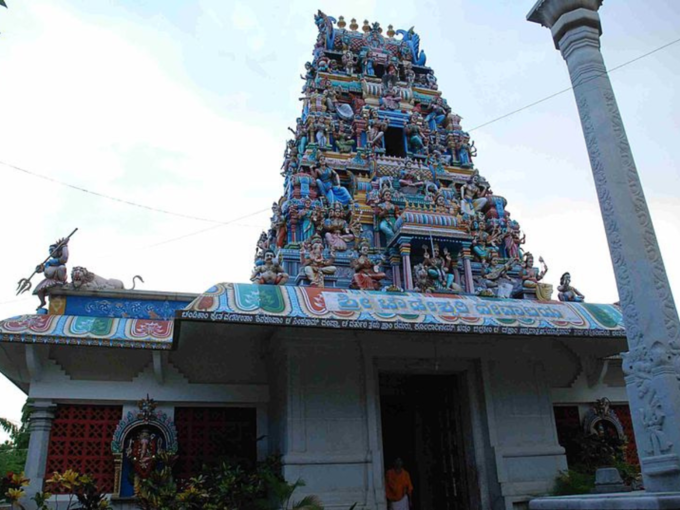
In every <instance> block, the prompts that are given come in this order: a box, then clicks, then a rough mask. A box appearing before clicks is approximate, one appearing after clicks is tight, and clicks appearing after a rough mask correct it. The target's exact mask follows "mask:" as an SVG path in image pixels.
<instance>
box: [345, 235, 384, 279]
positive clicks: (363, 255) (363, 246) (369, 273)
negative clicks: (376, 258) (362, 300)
mask: <svg viewBox="0 0 680 510" xmlns="http://www.w3.org/2000/svg"><path fill="white" fill-rule="evenodd" d="M369 248H370V244H369V243H368V241H367V240H366V239H364V240H362V241H361V243H360V244H359V256H358V257H357V258H355V259H354V260H352V262H351V265H352V268H353V269H354V276H353V277H352V283H351V284H350V286H349V287H350V288H351V289H361V290H380V280H382V279H384V278H385V273H383V272H381V271H380V265H379V264H375V263H374V262H373V261H372V260H371V259H370V257H369V256H368V250H369Z"/></svg>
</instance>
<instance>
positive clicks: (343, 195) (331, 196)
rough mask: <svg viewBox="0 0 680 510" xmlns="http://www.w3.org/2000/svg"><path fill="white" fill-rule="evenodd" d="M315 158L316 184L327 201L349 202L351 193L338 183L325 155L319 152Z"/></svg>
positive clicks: (338, 179)
mask: <svg viewBox="0 0 680 510" xmlns="http://www.w3.org/2000/svg"><path fill="white" fill-rule="evenodd" d="M317 159H318V161H317V166H316V168H315V169H314V175H315V177H316V185H317V187H318V188H319V191H320V192H321V193H323V195H324V196H325V197H326V200H327V201H328V203H329V204H333V203H335V202H340V203H341V204H344V205H347V204H349V203H351V202H352V195H350V193H349V191H347V188H344V187H343V186H341V185H340V177H339V176H338V174H337V172H336V171H335V170H333V169H332V168H331V167H329V166H328V164H327V163H326V156H324V155H323V154H319V156H318V158H317Z"/></svg>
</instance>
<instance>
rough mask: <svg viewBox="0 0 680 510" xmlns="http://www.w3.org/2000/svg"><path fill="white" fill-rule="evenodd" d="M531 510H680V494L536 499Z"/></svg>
mask: <svg viewBox="0 0 680 510" xmlns="http://www.w3.org/2000/svg"><path fill="white" fill-rule="evenodd" d="M529 509H530V510H680V492H657V493H648V492H645V491H636V492H621V493H616V494H581V495H578V496H555V497H549V498H536V499H532V500H531V501H530V502H529Z"/></svg>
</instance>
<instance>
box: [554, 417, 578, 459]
mask: <svg viewBox="0 0 680 510" xmlns="http://www.w3.org/2000/svg"><path fill="white" fill-rule="evenodd" d="M553 412H554V414H555V426H556V428H557V441H558V442H559V443H560V446H562V447H563V448H564V449H565V451H566V455H567V462H568V463H569V464H570V465H571V464H573V463H574V462H576V454H577V445H576V444H575V443H574V438H575V437H578V433H579V431H580V430H581V418H580V416H579V412H578V406H555V407H553Z"/></svg>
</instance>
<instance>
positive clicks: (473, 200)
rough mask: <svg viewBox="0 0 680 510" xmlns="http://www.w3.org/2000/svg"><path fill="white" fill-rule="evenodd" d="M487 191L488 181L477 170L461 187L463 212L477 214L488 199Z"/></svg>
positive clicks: (469, 214) (470, 214)
mask: <svg viewBox="0 0 680 510" xmlns="http://www.w3.org/2000/svg"><path fill="white" fill-rule="evenodd" d="M487 191H488V183H486V182H485V181H484V180H483V179H482V178H481V177H480V175H479V172H478V171H477V170H475V172H474V173H473V174H472V175H471V176H470V179H469V180H468V182H467V183H465V184H463V186H461V189H460V195H461V196H460V203H461V209H462V211H463V214H466V215H468V216H475V215H476V213H477V211H481V210H482V209H483V208H484V206H485V205H486V204H487V201H488V199H487V198H486V194H487Z"/></svg>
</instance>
